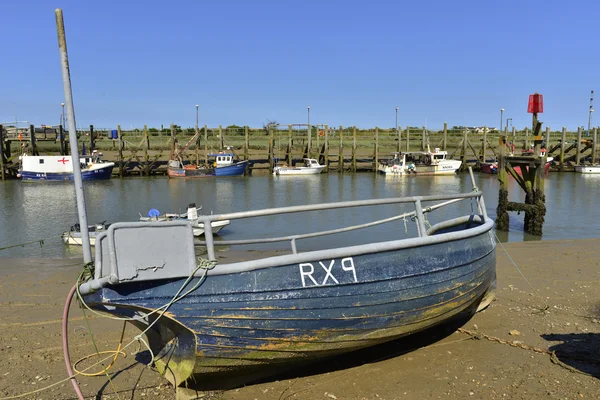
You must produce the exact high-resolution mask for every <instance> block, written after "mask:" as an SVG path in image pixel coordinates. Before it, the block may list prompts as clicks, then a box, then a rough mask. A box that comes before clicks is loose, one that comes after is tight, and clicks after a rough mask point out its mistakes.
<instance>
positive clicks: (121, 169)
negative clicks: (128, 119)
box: [69, 124, 173, 178]
mask: <svg viewBox="0 0 600 400" xmlns="http://www.w3.org/2000/svg"><path fill="white" fill-rule="evenodd" d="M172 126H173V125H171V127H172ZM117 132H118V134H119V176H120V177H121V178H122V177H123V167H124V165H123V136H122V135H121V125H120V124H119V125H117ZM70 134H71V133H70V132H69V135H70Z"/></svg>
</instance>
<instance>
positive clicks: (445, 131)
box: [442, 122, 448, 151]
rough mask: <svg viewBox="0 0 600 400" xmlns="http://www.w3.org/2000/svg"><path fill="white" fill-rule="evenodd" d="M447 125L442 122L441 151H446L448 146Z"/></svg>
mask: <svg viewBox="0 0 600 400" xmlns="http://www.w3.org/2000/svg"><path fill="white" fill-rule="evenodd" d="M447 140H448V123H447V122H444V138H443V139H442V150H444V151H446V146H447V144H448V141H447Z"/></svg>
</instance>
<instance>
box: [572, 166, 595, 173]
mask: <svg viewBox="0 0 600 400" xmlns="http://www.w3.org/2000/svg"><path fill="white" fill-rule="evenodd" d="M575 172H578V173H580V174H600V165H576V166H575Z"/></svg>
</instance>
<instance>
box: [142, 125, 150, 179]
mask: <svg viewBox="0 0 600 400" xmlns="http://www.w3.org/2000/svg"><path fill="white" fill-rule="evenodd" d="M144 142H145V146H144V162H145V165H144V168H142V175H146V176H150V158H149V157H148V150H150V138H149V137H148V126H147V125H146V124H144Z"/></svg>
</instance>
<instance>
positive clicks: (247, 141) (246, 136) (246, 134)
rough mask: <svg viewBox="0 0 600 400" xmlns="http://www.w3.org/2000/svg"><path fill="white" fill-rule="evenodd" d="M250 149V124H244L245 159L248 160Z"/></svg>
mask: <svg viewBox="0 0 600 400" xmlns="http://www.w3.org/2000/svg"><path fill="white" fill-rule="evenodd" d="M249 149H250V138H249V129H248V125H245V126H244V160H246V161H248V160H249V158H250V156H249V155H248V152H249Z"/></svg>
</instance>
